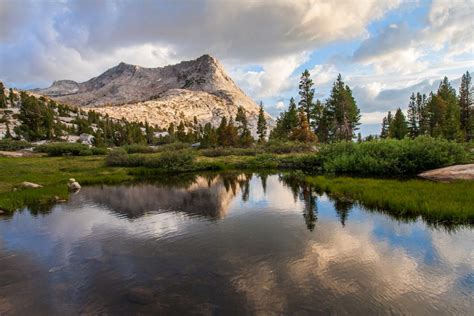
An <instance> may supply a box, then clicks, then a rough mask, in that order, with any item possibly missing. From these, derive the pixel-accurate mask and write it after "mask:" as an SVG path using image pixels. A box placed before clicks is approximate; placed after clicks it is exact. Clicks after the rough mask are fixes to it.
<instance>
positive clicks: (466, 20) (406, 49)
mask: <svg viewBox="0 0 474 316" xmlns="http://www.w3.org/2000/svg"><path fill="white" fill-rule="evenodd" d="M473 16H474V2H472V1H470V0H466V1H463V0H460V1H442V0H435V1H433V2H432V4H431V7H430V10H429V13H428V15H427V17H426V19H427V22H426V25H425V26H424V27H420V28H413V27H410V26H409V25H408V24H407V23H401V24H394V23H392V24H389V25H388V26H386V27H385V28H384V29H382V30H381V31H380V32H379V33H378V34H376V35H374V36H371V37H369V38H367V39H366V40H365V41H364V42H362V44H361V45H360V47H359V48H358V49H357V50H356V51H355V52H354V54H353V56H352V57H353V61H354V62H358V63H363V64H369V65H373V66H374V69H375V70H376V71H377V72H378V73H384V72H385V73H386V72H396V73H398V74H407V73H414V72H420V71H424V70H426V69H428V68H429V67H430V66H431V65H430V62H429V61H432V60H430V59H433V56H436V53H441V55H442V57H441V59H443V57H456V56H459V55H461V54H465V53H468V54H471V59H472V53H473V51H474V41H473V38H472V34H471V32H469V31H468V30H471V29H473V28H474V22H473V19H472V17H473Z"/></svg>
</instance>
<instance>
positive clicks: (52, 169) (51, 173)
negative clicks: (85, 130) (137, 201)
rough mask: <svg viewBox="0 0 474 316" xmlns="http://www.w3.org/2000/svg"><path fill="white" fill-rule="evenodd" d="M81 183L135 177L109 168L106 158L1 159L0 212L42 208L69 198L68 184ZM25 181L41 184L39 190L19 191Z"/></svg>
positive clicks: (118, 180) (110, 181)
mask: <svg viewBox="0 0 474 316" xmlns="http://www.w3.org/2000/svg"><path fill="white" fill-rule="evenodd" d="M69 178H75V179H77V180H79V182H80V183H81V184H95V183H116V182H120V181H126V180H130V179H131V178H132V177H131V176H130V175H129V174H128V172H127V170H126V169H125V168H108V167H105V165H104V157H103V156H93V157H28V158H5V157H0V209H4V210H8V211H12V210H14V209H17V208H19V207H22V206H24V205H39V204H41V203H45V202H48V201H51V200H52V199H55V197H58V198H59V199H64V198H67V195H68V191H67V187H66V184H67V181H68V179H69ZM23 181H28V182H34V183H38V184H41V185H42V186H43V188H39V189H25V190H21V189H18V190H17V191H13V190H14V188H15V186H18V185H19V184H20V183H22V182H23Z"/></svg>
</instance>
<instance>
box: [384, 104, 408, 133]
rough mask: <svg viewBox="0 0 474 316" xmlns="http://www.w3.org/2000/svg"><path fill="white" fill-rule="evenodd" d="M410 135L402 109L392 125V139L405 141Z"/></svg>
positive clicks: (396, 113) (398, 111)
mask: <svg viewBox="0 0 474 316" xmlns="http://www.w3.org/2000/svg"><path fill="white" fill-rule="evenodd" d="M407 133H408V128H407V121H406V119H405V115H404V114H403V112H402V110H401V109H400V108H398V109H397V112H395V117H394V118H393V120H392V122H391V124H390V132H389V134H390V137H392V138H396V139H403V138H405V136H406V135H407Z"/></svg>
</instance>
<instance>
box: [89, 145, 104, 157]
mask: <svg viewBox="0 0 474 316" xmlns="http://www.w3.org/2000/svg"><path fill="white" fill-rule="evenodd" d="M91 151H92V154H93V155H105V154H107V148H105V147H92V148H91Z"/></svg>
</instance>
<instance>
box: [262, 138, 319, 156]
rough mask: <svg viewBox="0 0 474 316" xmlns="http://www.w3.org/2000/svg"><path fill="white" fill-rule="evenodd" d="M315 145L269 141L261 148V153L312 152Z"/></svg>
mask: <svg viewBox="0 0 474 316" xmlns="http://www.w3.org/2000/svg"><path fill="white" fill-rule="evenodd" d="M314 150H315V145H314V144H311V143H304V142H292V141H280V140H270V141H269V142H267V143H266V144H265V145H264V146H263V151H265V152H267V153H274V154H290V153H307V152H313V151H314Z"/></svg>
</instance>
